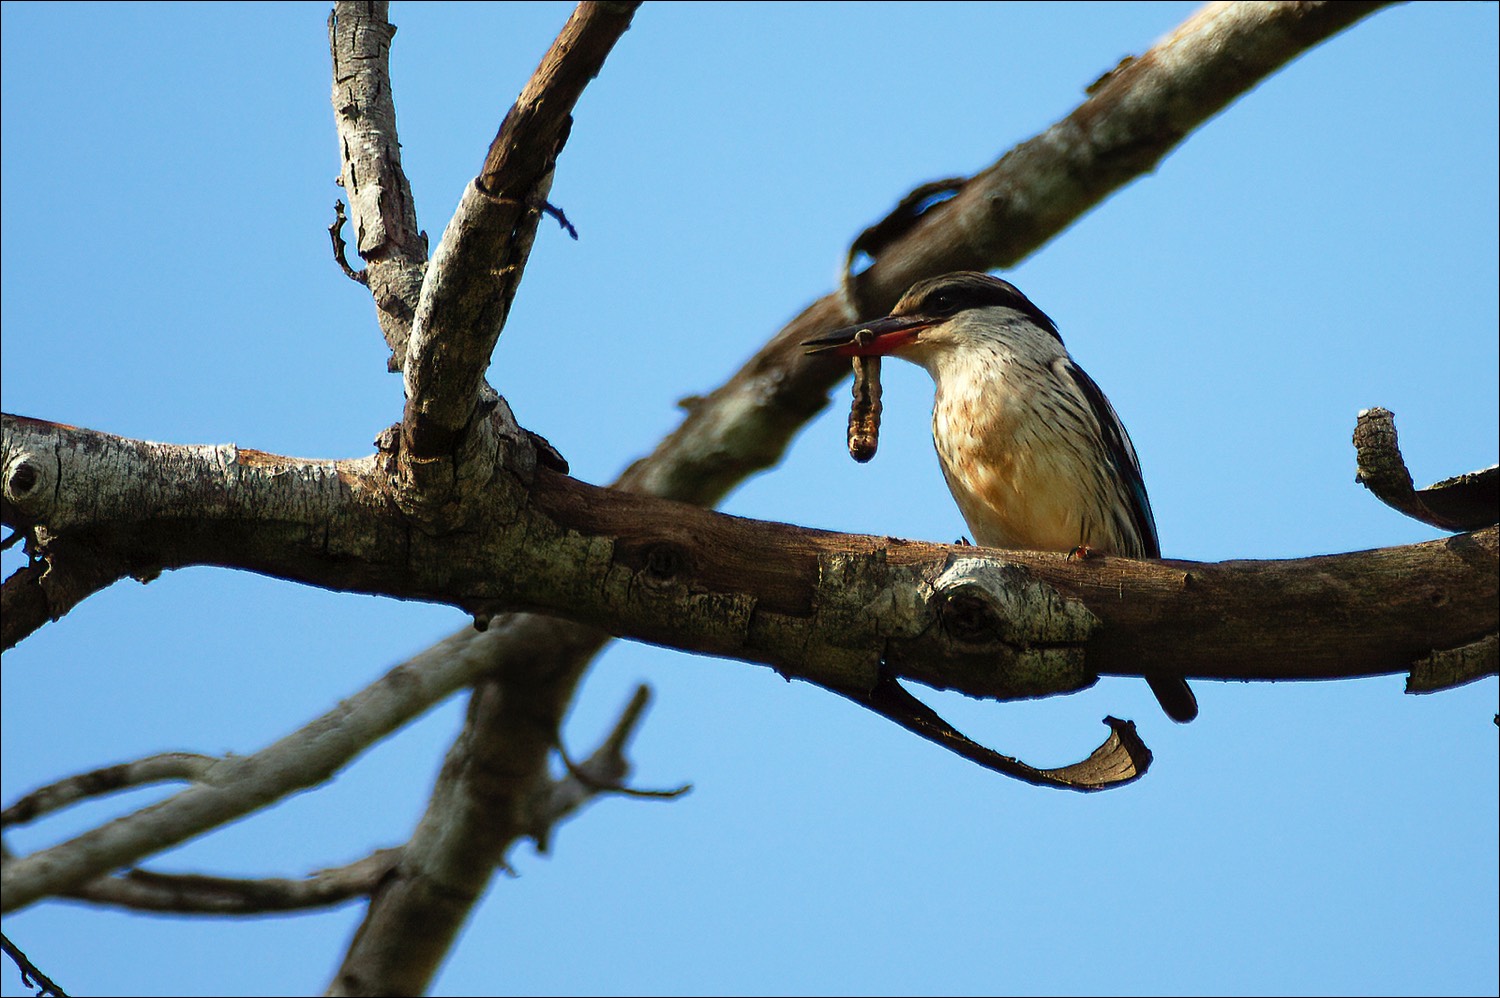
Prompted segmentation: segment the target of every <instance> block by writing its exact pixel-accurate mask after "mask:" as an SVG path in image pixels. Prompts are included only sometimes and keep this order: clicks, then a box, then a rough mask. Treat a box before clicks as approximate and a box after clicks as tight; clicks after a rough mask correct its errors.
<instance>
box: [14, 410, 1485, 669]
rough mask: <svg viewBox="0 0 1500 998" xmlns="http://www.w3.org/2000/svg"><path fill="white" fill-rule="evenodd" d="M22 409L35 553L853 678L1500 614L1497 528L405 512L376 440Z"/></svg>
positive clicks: (1238, 647)
mask: <svg viewBox="0 0 1500 998" xmlns="http://www.w3.org/2000/svg"><path fill="white" fill-rule="evenodd" d="M4 425H5V453H6V455H7V467H8V468H12V469H17V468H31V467H33V466H35V467H38V468H44V470H46V471H47V473H48V474H49V475H50V476H52V477H51V478H50V481H49V485H48V487H47V488H45V489H34V490H33V491H32V492H31V493H28V494H27V495H26V496H24V497H22V498H21V501H20V502H19V503H18V502H17V501H16V499H15V498H13V496H15V495H17V494H18V493H17V490H16V489H14V488H12V483H11V482H10V481H9V480H7V482H6V483H5V491H6V496H7V505H6V510H5V512H6V521H7V522H8V523H11V525H12V526H34V527H35V528H36V532H37V533H38V535H41V539H40V540H39V541H38V543H37V544H36V550H35V551H34V554H35V555H37V556H39V557H43V558H46V557H48V556H49V554H50V549H51V544H52V543H53V542H54V540H58V539H65V538H67V537H70V536H73V535H84V536H87V537H88V539H89V546H90V549H91V550H95V551H102V552H104V553H105V555H106V556H107V557H106V558H105V560H106V561H111V562H113V563H121V564H124V563H129V564H133V565H136V566H138V567H145V568H146V569H147V570H148V571H154V570H159V569H163V568H174V567H180V566H183V565H190V564H213V565H224V566H229V567H240V568H249V569H252V570H254V571H257V572H262V573H265V574H270V575H275V576H279V577H282V578H288V579H294V580H296V581H301V582H306V583H310V584H313V585H319V586H323V587H325V588H330V589H346V590H353V591H359V592H369V593H382V594H385V595H390V596H396V597H400V598H405V599H420V600H428V601H436V602H443V603H449V604H451V605H455V606H459V607H462V608H464V609H465V610H467V611H468V612H470V613H472V614H475V615H476V617H479V618H487V617H489V616H492V615H495V614H500V613H505V612H510V611H515V610H526V611H540V612H544V613H549V614H556V615H559V616H565V617H568V618H570V619H573V620H576V621H578V622H580V623H584V624H587V625H589V626H590V627H594V628H598V629H601V630H604V631H607V632H609V633H612V634H617V635H622V636H627V637H633V638H638V639H641V640H645V641H650V642H655V643H658V644H664V645H671V646H674V647H679V648H685V649H689V650H693V651H700V652H706V653H710V654H715V655H722V656H727V657H732V658H739V659H744V660H748V661H754V662H761V663H764V664H767V665H771V666H774V667H775V668H777V669H779V670H781V671H783V672H785V673H787V674H789V675H798V676H801V677H803V678H807V679H810V680H812V681H815V682H819V683H821V684H823V685H828V686H832V687H835V688H853V689H869V688H871V687H872V686H873V685H874V682H875V680H876V667H877V665H878V664H879V663H880V662H882V661H883V662H885V663H886V665H887V666H888V667H889V668H891V669H894V670H895V671H896V672H897V674H898V675H900V676H903V677H906V678H910V679H915V680H918V681H920V682H923V683H926V684H928V685H932V686H937V687H944V688H954V689H960V690H963V691H964V692H967V693H969V694H971V695H974V696H986V697H997V698H1016V697H1027V696H1037V695H1044V694H1048V693H1057V692H1065V691H1067V690H1072V689H1078V688H1081V687H1083V686H1087V685H1088V684H1090V683H1092V682H1093V681H1094V678H1095V677H1096V676H1097V675H1099V674H1115V675H1143V674H1144V672H1145V671H1146V670H1147V669H1148V668H1149V669H1150V670H1152V671H1157V672H1166V673H1177V674H1181V675H1186V676H1189V677H1198V678H1211V679H1291V678H1297V679H1314V678H1318V679H1322V678H1336V677H1342V676H1356V675H1372V674H1378V673H1391V672H1403V671H1406V670H1407V669H1408V668H1409V667H1410V665H1411V663H1412V662H1413V661H1414V660H1416V659H1417V658H1420V657H1422V656H1425V655H1427V654H1429V653H1431V652H1432V651H1433V650H1440V649H1447V648H1454V647H1457V646H1460V645H1463V644H1467V643H1469V642H1472V641H1474V640H1476V639H1478V638H1479V637H1480V636H1482V635H1484V634H1487V633H1491V632H1493V631H1495V630H1496V629H1497V627H1496V618H1497V612H1496V605H1495V604H1496V598H1497V595H1500V594H1497V583H1496V577H1495V574H1496V573H1495V569H1496V564H1497V562H1496V552H1495V542H1494V537H1495V531H1494V530H1493V529H1490V530H1486V531H1481V532H1479V533H1476V534H1464V535H1460V536H1457V537H1454V538H1450V539H1448V540H1446V541H1434V542H1429V543H1427V544H1419V545H1413V546H1410V547H1404V548H1392V549H1385V550H1379V551H1363V552H1353V553H1349V554H1343V555H1335V556H1327V557H1319V558H1307V559H1294V560H1288V561H1239V562H1223V563H1217V564H1214V563H1199V562H1189V561H1131V560H1128V559H1121V558H1098V559H1087V560H1069V559H1067V558H1066V557H1064V556H1061V555H1054V554H1046V553H1036V552H998V551H988V550H984V549H975V548H967V547H956V546H948V545H937V544H927V543H921V542H916V541H902V540H896V539H891V538H877V537H866V536H861V535H850V534H839V533H832V532H827V531H820V530H810V529H804V528H799V527H794V526H790V525H787V524H781V523H771V522H764V521H756V520H747V519H742V518H739V517H732V516H726V515H723V514H719V513H714V512H711V511H708V510H703V509H699V508H696V507H691V506H686V505H684V504H681V503H675V502H671V501H668V500H661V499H656V498H652V497H646V496H638V495H631V494H627V493H622V492H618V491H615V490H610V489H601V488H597V487H594V486H591V485H587V484H585V483H583V482H579V481H577V480H575V479H572V478H569V477H567V476H565V475H562V474H559V473H556V472H553V471H550V470H548V469H545V468H535V469H525V471H526V472H528V473H529V475H530V478H531V485H530V489H529V491H528V490H527V489H526V488H525V486H524V485H522V484H521V482H522V473H521V472H520V471H517V473H516V474H515V475H513V476H512V475H501V476H500V480H499V481H497V483H496V486H497V487H494V488H491V489H490V490H488V491H487V492H486V493H484V494H483V495H482V496H481V497H479V498H480V499H481V500H482V501H480V502H478V503H476V509H475V510H474V511H473V516H472V518H471V520H470V522H471V524H472V525H471V526H470V527H469V528H467V529H465V530H464V531H462V532H459V533H454V534H446V535H444V534H438V535H429V534H426V533H423V532H421V531H416V530H411V529H409V527H408V525H407V523H406V521H405V520H404V518H403V515H402V514H401V513H400V511H399V510H398V509H397V507H396V504H395V503H394V501H393V500H392V499H391V497H390V495H389V491H390V489H391V488H392V485H391V482H390V480H389V478H388V477H387V476H385V475H382V474H379V473H378V464H379V462H378V459H376V458H365V459H360V460H354V461H337V462H313V461H304V460H300V459H294V458H284V457H276V456H273V455H267V454H263V453H261V452H245V451H239V450H237V449H235V448H214V447H173V446H169V445H164V444H146V443H143V442H141V441H132V440H125V439H123V438H118V437H113V436H110V435H108V434H103V433H96V432H92V431H88V430H80V429H76V428H72V427H61V426H56V425H54V424H48V423H43V422H40V421H35V420H20V419H17V418H15V417H10V416H6V417H5V424H4ZM246 453H253V454H255V455H256V456H255V457H254V458H253V460H249V461H247V460H244V459H243V455H244V454H246ZM105 455H109V456H111V460H105V458H104V456H105ZM49 463H50V465H51V467H50V468H47V467H45V466H46V465H48V464H49ZM117 476H118V477H117ZM331 491H333V492H335V493H336V495H331V494H330V493H331ZM194 496H199V497H201V499H202V502H201V505H200V506H198V508H197V510H196V516H194V515H193V508H192V498H193V497H194ZM335 500H336V501H335ZM380 539H386V540H385V541H384V542H381V540H380ZM59 567H61V568H64V569H65V567H66V566H59ZM1413 579H1420V580H1421V582H1420V584H1419V585H1414V584H1412V581H1411V580H1413ZM43 586H44V588H45V580H44V581H43ZM934 625H939V626H934Z"/></svg>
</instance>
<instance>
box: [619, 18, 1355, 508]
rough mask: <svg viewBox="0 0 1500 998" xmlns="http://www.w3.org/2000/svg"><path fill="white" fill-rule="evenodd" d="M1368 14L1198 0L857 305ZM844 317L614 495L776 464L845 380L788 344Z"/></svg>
mask: <svg viewBox="0 0 1500 998" xmlns="http://www.w3.org/2000/svg"><path fill="white" fill-rule="evenodd" d="M1382 6H1385V4H1382V3H1356V2H1349V3H1214V4H1209V5H1208V6H1206V7H1205V8H1204V9H1203V10H1201V11H1199V12H1198V13H1197V14H1195V15H1193V16H1192V17H1191V18H1189V19H1188V20H1187V21H1185V22H1183V23H1182V25H1181V26H1179V27H1178V28H1177V29H1176V30H1175V31H1173V32H1172V33H1171V34H1170V35H1168V36H1167V37H1166V38H1164V39H1162V40H1161V41H1160V42H1158V43H1157V44H1156V45H1154V46H1153V47H1152V48H1151V49H1150V50H1149V51H1147V52H1146V53H1144V54H1143V55H1141V56H1139V57H1137V58H1135V59H1133V60H1126V62H1124V63H1122V64H1121V66H1119V67H1116V69H1114V70H1112V71H1111V72H1110V73H1108V74H1106V75H1105V76H1104V77H1103V78H1101V79H1100V80H1099V81H1098V82H1097V83H1096V84H1095V85H1094V86H1093V87H1091V88H1090V89H1091V93H1090V96H1089V98H1088V99H1087V100H1085V101H1084V102H1083V103H1082V104H1080V105H1079V106H1078V107H1077V108H1075V109H1074V110H1073V112H1072V113H1071V114H1069V115H1068V116H1067V117H1066V118H1064V119H1063V120H1061V121H1059V122H1057V123H1056V124H1054V125H1052V126H1051V127H1050V128H1048V129H1047V130H1046V131H1044V132H1042V133H1041V134H1040V135H1037V136H1035V137H1034V138H1031V139H1028V140H1027V141H1025V142H1023V143H1021V144H1020V145H1018V146H1016V147H1015V148H1014V149H1012V150H1011V151H1010V152H1008V153H1006V154H1005V155H1004V156H1002V157H1001V158H1000V160H999V161H997V162H996V163H994V164H993V165H991V166H989V167H988V168H986V169H985V170H983V171H981V172H980V173H978V174H976V175H975V176H974V177H973V178H971V179H970V180H969V181H968V182H967V183H964V184H962V190H961V191H960V192H959V193H958V194H957V195H956V196H955V197H953V198H952V199H950V200H949V201H946V202H944V203H942V204H940V205H938V206H937V207H935V208H934V209H933V210H931V211H929V212H927V213H926V214H924V215H923V216H922V218H921V220H920V223H919V224H917V225H916V226H914V227H912V228H911V229H910V231H909V232H907V234H906V235H904V236H901V237H900V238H895V239H891V240H889V241H887V242H886V243H885V244H884V248H883V249H882V250H881V252H880V257H879V259H878V260H876V261H875V263H874V264H873V265H871V267H870V268H869V269H868V270H866V271H865V272H864V273H862V274H860V275H859V278H858V280H857V284H858V290H859V296H858V300H859V304H860V305H861V306H862V307H864V308H867V309H868V310H869V313H868V314H869V315H870V316H875V315H879V314H883V313H884V312H885V311H887V310H889V308H890V307H891V305H893V304H895V302H896V299H897V298H898V297H900V296H901V294H902V293H903V292H905V291H906V289H907V288H909V287H911V286H912V285H913V284H914V283H916V282H917V281H919V280H921V279H923V278H926V277H935V276H937V275H938V274H943V273H947V272H948V271H952V270H992V269H994V268H997V267H1009V266H1013V265H1014V264H1016V263H1019V262H1020V261H1021V260H1023V259H1024V258H1025V257H1027V256H1028V255H1029V254H1031V253H1033V252H1035V251H1036V250H1037V249H1038V248H1039V247H1041V246H1042V245H1043V244H1044V243H1045V242H1046V241H1047V240H1049V239H1051V238H1052V237H1053V236H1055V235H1057V234H1058V233H1059V232H1061V231H1062V230H1063V229H1065V228H1066V227H1067V226H1068V225H1070V224H1072V223H1073V222H1074V221H1075V220H1077V219H1078V218H1079V217H1080V216H1081V215H1083V214H1084V213H1085V212H1087V211H1088V210H1089V209H1090V208H1092V207H1094V206H1095V205H1096V204H1098V203H1100V202H1101V201H1103V200H1104V199H1105V198H1106V197H1108V196H1109V195H1110V194H1112V193H1113V192H1114V191H1116V190H1117V189H1119V188H1120V187H1122V186H1124V185H1125V184H1127V183H1129V182H1130V181H1132V180H1134V179H1136V178H1137V177H1140V176H1141V175H1142V174H1145V173H1147V172H1149V171H1150V170H1151V169H1153V168H1154V167H1155V165H1156V164H1157V163H1158V162H1160V161H1161V159H1162V158H1163V157H1165V156H1166V155H1167V154H1168V153H1170V152H1171V151H1172V150H1173V149H1174V148H1176V146H1177V145H1178V144H1179V143H1180V142H1181V141H1182V140H1183V139H1185V138H1186V137H1187V136H1188V135H1189V134H1190V133H1191V132H1192V131H1193V130H1194V129H1196V128H1197V127H1198V126H1200V125H1202V124H1203V123H1205V122H1206V121H1207V120H1208V119H1209V118H1211V117H1213V116H1214V115H1215V114H1217V113H1218V112H1220V111H1221V110H1223V109H1224V108H1225V107H1227V106H1228V105H1229V104H1230V103H1232V102H1233V101H1234V100H1235V99H1236V98H1238V97H1240V96H1242V95H1244V94H1245V93H1246V92H1248V91H1249V90H1251V89H1253V88H1254V87H1255V86H1256V85H1257V84H1259V83H1260V82H1261V81H1262V80H1263V79H1265V78H1266V77H1267V76H1270V75H1271V74H1272V73H1274V72H1275V71H1276V70H1277V69H1279V68H1281V66H1283V65H1285V64H1286V63H1287V62H1289V61H1291V60H1292V59H1294V58H1296V57H1297V56H1299V55H1301V54H1302V53H1303V52H1305V51H1307V50H1308V49H1310V48H1312V47H1313V46H1315V45H1317V44H1318V43H1319V42H1321V41H1323V40H1324V39H1326V38H1328V37H1330V36H1332V35H1334V34H1336V33H1337V32H1339V31H1341V30H1343V29H1344V28H1346V27H1348V26H1349V25H1351V24H1353V23H1354V22H1355V21H1358V20H1359V19H1360V18H1362V17H1365V16H1366V15H1368V14H1370V13H1372V12H1374V11H1375V10H1378V9H1379V8H1380V7H1382ZM950 182H951V181H950ZM847 322H848V320H847V319H846V318H845V316H844V310H843V305H842V296H841V295H840V294H839V293H838V292H837V291H835V292H832V293H830V294H828V295H826V296H824V297H823V298H820V299H819V300H817V301H815V302H813V303H812V304H811V305H809V306H807V308H806V309H804V310H803V311H802V313H801V314H800V315H798V316H797V317H796V318H795V319H793V320H792V321H791V322H790V323H788V324H787V325H786V326H785V327H783V328H782V330H781V331H780V332H779V333H777V334H776V335H775V336H774V337H772V339H771V340H770V341H769V342H768V343H767V344H766V345H765V346H764V347H762V348H761V350H760V351H759V352H758V353H756V355H755V356H753V357H751V358H750V359H749V360H748V361H746V362H745V364H744V366H743V367H741V368H740V370H739V371H738V372H736V373H735V374H734V375H733V376H732V377H731V378H730V379H729V380H728V381H726V382H725V383H724V384H723V385H721V386H720V387H719V388H717V389H715V390H714V391H713V392H711V393H710V394H708V395H706V396H703V397H701V398H699V399H696V400H695V401H694V403H693V404H692V406H691V407H689V409H688V414H687V416H686V417H685V418H684V419H683V421H682V424H681V425H680V426H678V428H677V429H676V430H674V431H673V432H672V433H670V434H669V435H668V436H667V437H666V438H664V439H663V440H662V441H661V443H659V444H658V445H657V447H656V449H655V450H654V451H653V452H652V453H651V454H650V455H649V456H647V457H645V458H643V459H641V460H639V461H637V462H636V463H635V464H634V465H632V466H631V467H630V468H629V469H627V470H626V472H625V473H624V475H622V476H621V478H620V480H619V482H617V483H616V484H617V486H618V487H619V488H624V489H629V490H631V491H633V492H646V493H650V494H652V495H658V496H665V497H669V498H673V499H680V500H682V501H684V502H691V503H695V504H697V505H703V506H709V505H713V504H715V503H717V502H718V501H719V500H720V499H722V498H723V497H724V496H725V495H726V494H728V492H729V491H730V490H731V489H733V488H734V487H735V486H736V485H738V484H739V483H740V482H742V481H743V480H744V479H745V478H747V477H748V476H750V475H752V474H754V473H756V472H758V471H762V470H764V469H766V468H769V467H771V466H772V465H774V464H776V462H778V461H780V460H781V457H782V454H783V452H784V451H785V449H786V446H787V444H788V443H789V442H790V441H791V438H792V436H793V435H794V434H795V433H796V432H797V431H798V430H800V429H801V428H802V426H803V425H804V424H805V423H806V422H807V421H808V420H809V419H811V418H812V417H813V416H814V415H815V414H817V413H818V412H820V411H821V410H822V409H823V407H824V406H826V405H827V404H828V393H829V390H830V389H831V388H832V387H833V385H834V384H836V383H837V382H838V381H839V380H841V379H842V378H843V377H846V376H848V373H849V365H848V364H847V363H845V362H838V361H834V360H829V359H827V358H819V357H805V356H803V351H802V347H801V343H802V341H803V340H806V339H810V338H811V337H813V336H815V335H817V334H818V333H822V332H827V331H829V330H831V329H835V328H837V327H839V326H841V325H846V324H847Z"/></svg>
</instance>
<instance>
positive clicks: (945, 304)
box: [923, 291, 958, 315]
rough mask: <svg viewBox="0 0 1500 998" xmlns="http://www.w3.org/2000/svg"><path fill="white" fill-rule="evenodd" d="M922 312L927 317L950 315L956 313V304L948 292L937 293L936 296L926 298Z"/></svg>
mask: <svg viewBox="0 0 1500 998" xmlns="http://www.w3.org/2000/svg"><path fill="white" fill-rule="evenodd" d="M923 311H925V312H927V313H928V314H929V315H951V314H952V313H954V312H957V311H958V302H957V301H956V300H955V299H954V297H953V296H952V295H950V294H949V293H948V292H946V291H939V292H938V293H937V294H934V295H929V296H928V298H927V302H926V308H924V309H923Z"/></svg>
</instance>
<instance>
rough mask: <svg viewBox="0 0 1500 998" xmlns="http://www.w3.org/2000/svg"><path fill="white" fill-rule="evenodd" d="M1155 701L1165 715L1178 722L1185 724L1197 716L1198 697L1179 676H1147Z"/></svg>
mask: <svg viewBox="0 0 1500 998" xmlns="http://www.w3.org/2000/svg"><path fill="white" fill-rule="evenodd" d="M1146 682H1147V683H1149V684H1150V686H1151V692H1152V693H1155V694H1156V702H1157V703H1159V704H1161V709H1162V710H1163V711H1165V712H1166V714H1167V716H1168V717H1170V718H1171V719H1172V720H1174V721H1176V722H1177V723H1178V724H1186V723H1187V722H1189V721H1191V720H1192V719H1193V718H1195V717H1197V716H1198V698H1197V697H1195V696H1193V691H1192V690H1191V689H1189V688H1188V684H1187V680H1186V679H1183V678H1182V677H1181V676H1147V677H1146Z"/></svg>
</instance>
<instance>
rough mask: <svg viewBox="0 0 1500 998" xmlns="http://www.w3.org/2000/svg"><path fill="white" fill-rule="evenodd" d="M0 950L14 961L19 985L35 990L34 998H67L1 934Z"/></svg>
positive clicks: (54, 983) (65, 994) (63, 992)
mask: <svg viewBox="0 0 1500 998" xmlns="http://www.w3.org/2000/svg"><path fill="white" fill-rule="evenodd" d="M0 949H3V950H4V951H5V955H6V956H8V957H10V958H11V959H12V960H14V961H15V964H16V969H17V970H19V971H20V972H21V983H22V984H24V985H25V986H26V987H28V988H29V987H35V988H36V989H37V992H36V998H43V996H45V995H57V996H58V998H68V995H67V992H65V991H64V990H63V989H62V988H60V987H58V986H57V984H56V982H54V981H53V980H52V978H50V977H48V976H47V975H46V974H44V973H42V972H41V971H40V970H38V969H36V964H34V963H32V962H31V961H30V960H29V959H27V958H26V954H25V953H22V952H21V950H20V947H18V946H17V945H16V944H15V943H13V942H11V941H10V937H9V936H7V935H5V934H3V933H0Z"/></svg>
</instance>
